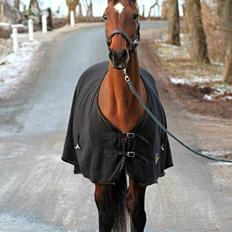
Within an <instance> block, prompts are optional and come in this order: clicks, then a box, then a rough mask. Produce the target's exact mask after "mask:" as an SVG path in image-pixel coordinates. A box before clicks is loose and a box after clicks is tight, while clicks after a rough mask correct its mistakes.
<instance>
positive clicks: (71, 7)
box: [66, 0, 80, 21]
mask: <svg viewBox="0 0 232 232" xmlns="http://www.w3.org/2000/svg"><path fill="white" fill-rule="evenodd" d="M79 4H80V0H66V5H67V7H68V20H69V21H70V12H71V11H73V12H74V17H75V18H76V7H77V5H79Z"/></svg>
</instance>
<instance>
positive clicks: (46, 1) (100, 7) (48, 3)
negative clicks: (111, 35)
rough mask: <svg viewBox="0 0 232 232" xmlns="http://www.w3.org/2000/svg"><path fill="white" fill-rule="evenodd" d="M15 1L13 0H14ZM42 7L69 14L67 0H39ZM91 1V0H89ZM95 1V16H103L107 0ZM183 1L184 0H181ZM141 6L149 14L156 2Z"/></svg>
mask: <svg viewBox="0 0 232 232" xmlns="http://www.w3.org/2000/svg"><path fill="white" fill-rule="evenodd" d="M12 1H13V0H12ZM21 1H22V2H23V3H24V4H29V1H30V0H21ZM38 1H39V3H40V5H41V8H44V9H46V8H47V7H51V8H52V10H53V11H56V10H57V9H58V7H59V6H60V9H61V14H62V15H66V14H67V7H66V1H65V0H38ZM88 1H89V0H88ZM92 1H93V14H94V16H102V15H103V12H104V10H105V8H106V6H107V0H92ZM180 1H181V2H182V1H183V0H180ZM81 2H82V5H83V13H85V0H81ZM137 2H138V5H139V8H140V9H141V11H142V6H143V4H144V5H145V10H146V15H147V14H148V11H149V8H150V6H151V5H152V4H153V3H154V2H155V0H137ZM158 2H159V5H162V0H158ZM152 14H153V15H154V14H155V15H156V16H158V14H160V13H159V12H158V8H156V9H155V12H154V11H153V13H152Z"/></svg>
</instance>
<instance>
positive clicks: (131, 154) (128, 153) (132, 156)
mask: <svg viewBox="0 0 232 232" xmlns="http://www.w3.org/2000/svg"><path fill="white" fill-rule="evenodd" d="M126 156H127V157H129V158H134V157H135V152H134V151H128V152H127V153H126Z"/></svg>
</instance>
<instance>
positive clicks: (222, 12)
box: [218, 0, 232, 85]
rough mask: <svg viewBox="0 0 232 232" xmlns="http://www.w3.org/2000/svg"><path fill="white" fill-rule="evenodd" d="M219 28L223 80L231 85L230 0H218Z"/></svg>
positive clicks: (231, 41)
mask: <svg viewBox="0 0 232 232" xmlns="http://www.w3.org/2000/svg"><path fill="white" fill-rule="evenodd" d="M218 13H219V19H220V28H221V31H222V36H223V43H224V46H223V47H224V48H225V50H224V57H225V59H224V75H223V76H224V82H225V83H228V84H230V85H232V0H218Z"/></svg>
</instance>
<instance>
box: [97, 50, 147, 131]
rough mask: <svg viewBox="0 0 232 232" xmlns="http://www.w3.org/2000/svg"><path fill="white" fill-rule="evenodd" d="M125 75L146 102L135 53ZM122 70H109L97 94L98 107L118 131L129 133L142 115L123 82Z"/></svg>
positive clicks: (136, 102)
mask: <svg viewBox="0 0 232 232" xmlns="http://www.w3.org/2000/svg"><path fill="white" fill-rule="evenodd" d="M127 73H128V75H129V77H130V79H131V80H132V81H133V83H134V85H135V88H136V89H137V91H138V92H139V94H140V96H141V97H142V98H143V99H144V100H145V101H146V92H145V88H144V86H143V83H142V81H141V79H140V75H139V64H138V57H137V53H136V52H134V53H133V54H132V56H131V58H130V61H129V64H128V68H127ZM124 78H125V75H124V73H123V71H122V70H116V69H114V68H113V67H112V65H111V64H109V69H108V72H107V74H106V77H105V79H104V81H103V82H102V85H101V88H100V92H99V106H100V109H101V111H102V113H103V115H104V116H105V117H106V118H107V119H108V120H109V121H110V122H111V123H112V124H113V125H114V126H115V127H116V128H118V129H119V130H120V131H122V132H124V133H125V132H129V131H131V130H132V129H133V128H134V127H135V125H136V123H137V122H138V120H139V118H140V117H141V116H142V114H143V112H144V111H143V109H142V108H141V107H140V105H139V103H138V101H137V100H136V99H135V97H134V96H133V94H132V93H131V92H130V89H129V87H128V85H127V83H126V81H125V79H124Z"/></svg>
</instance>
